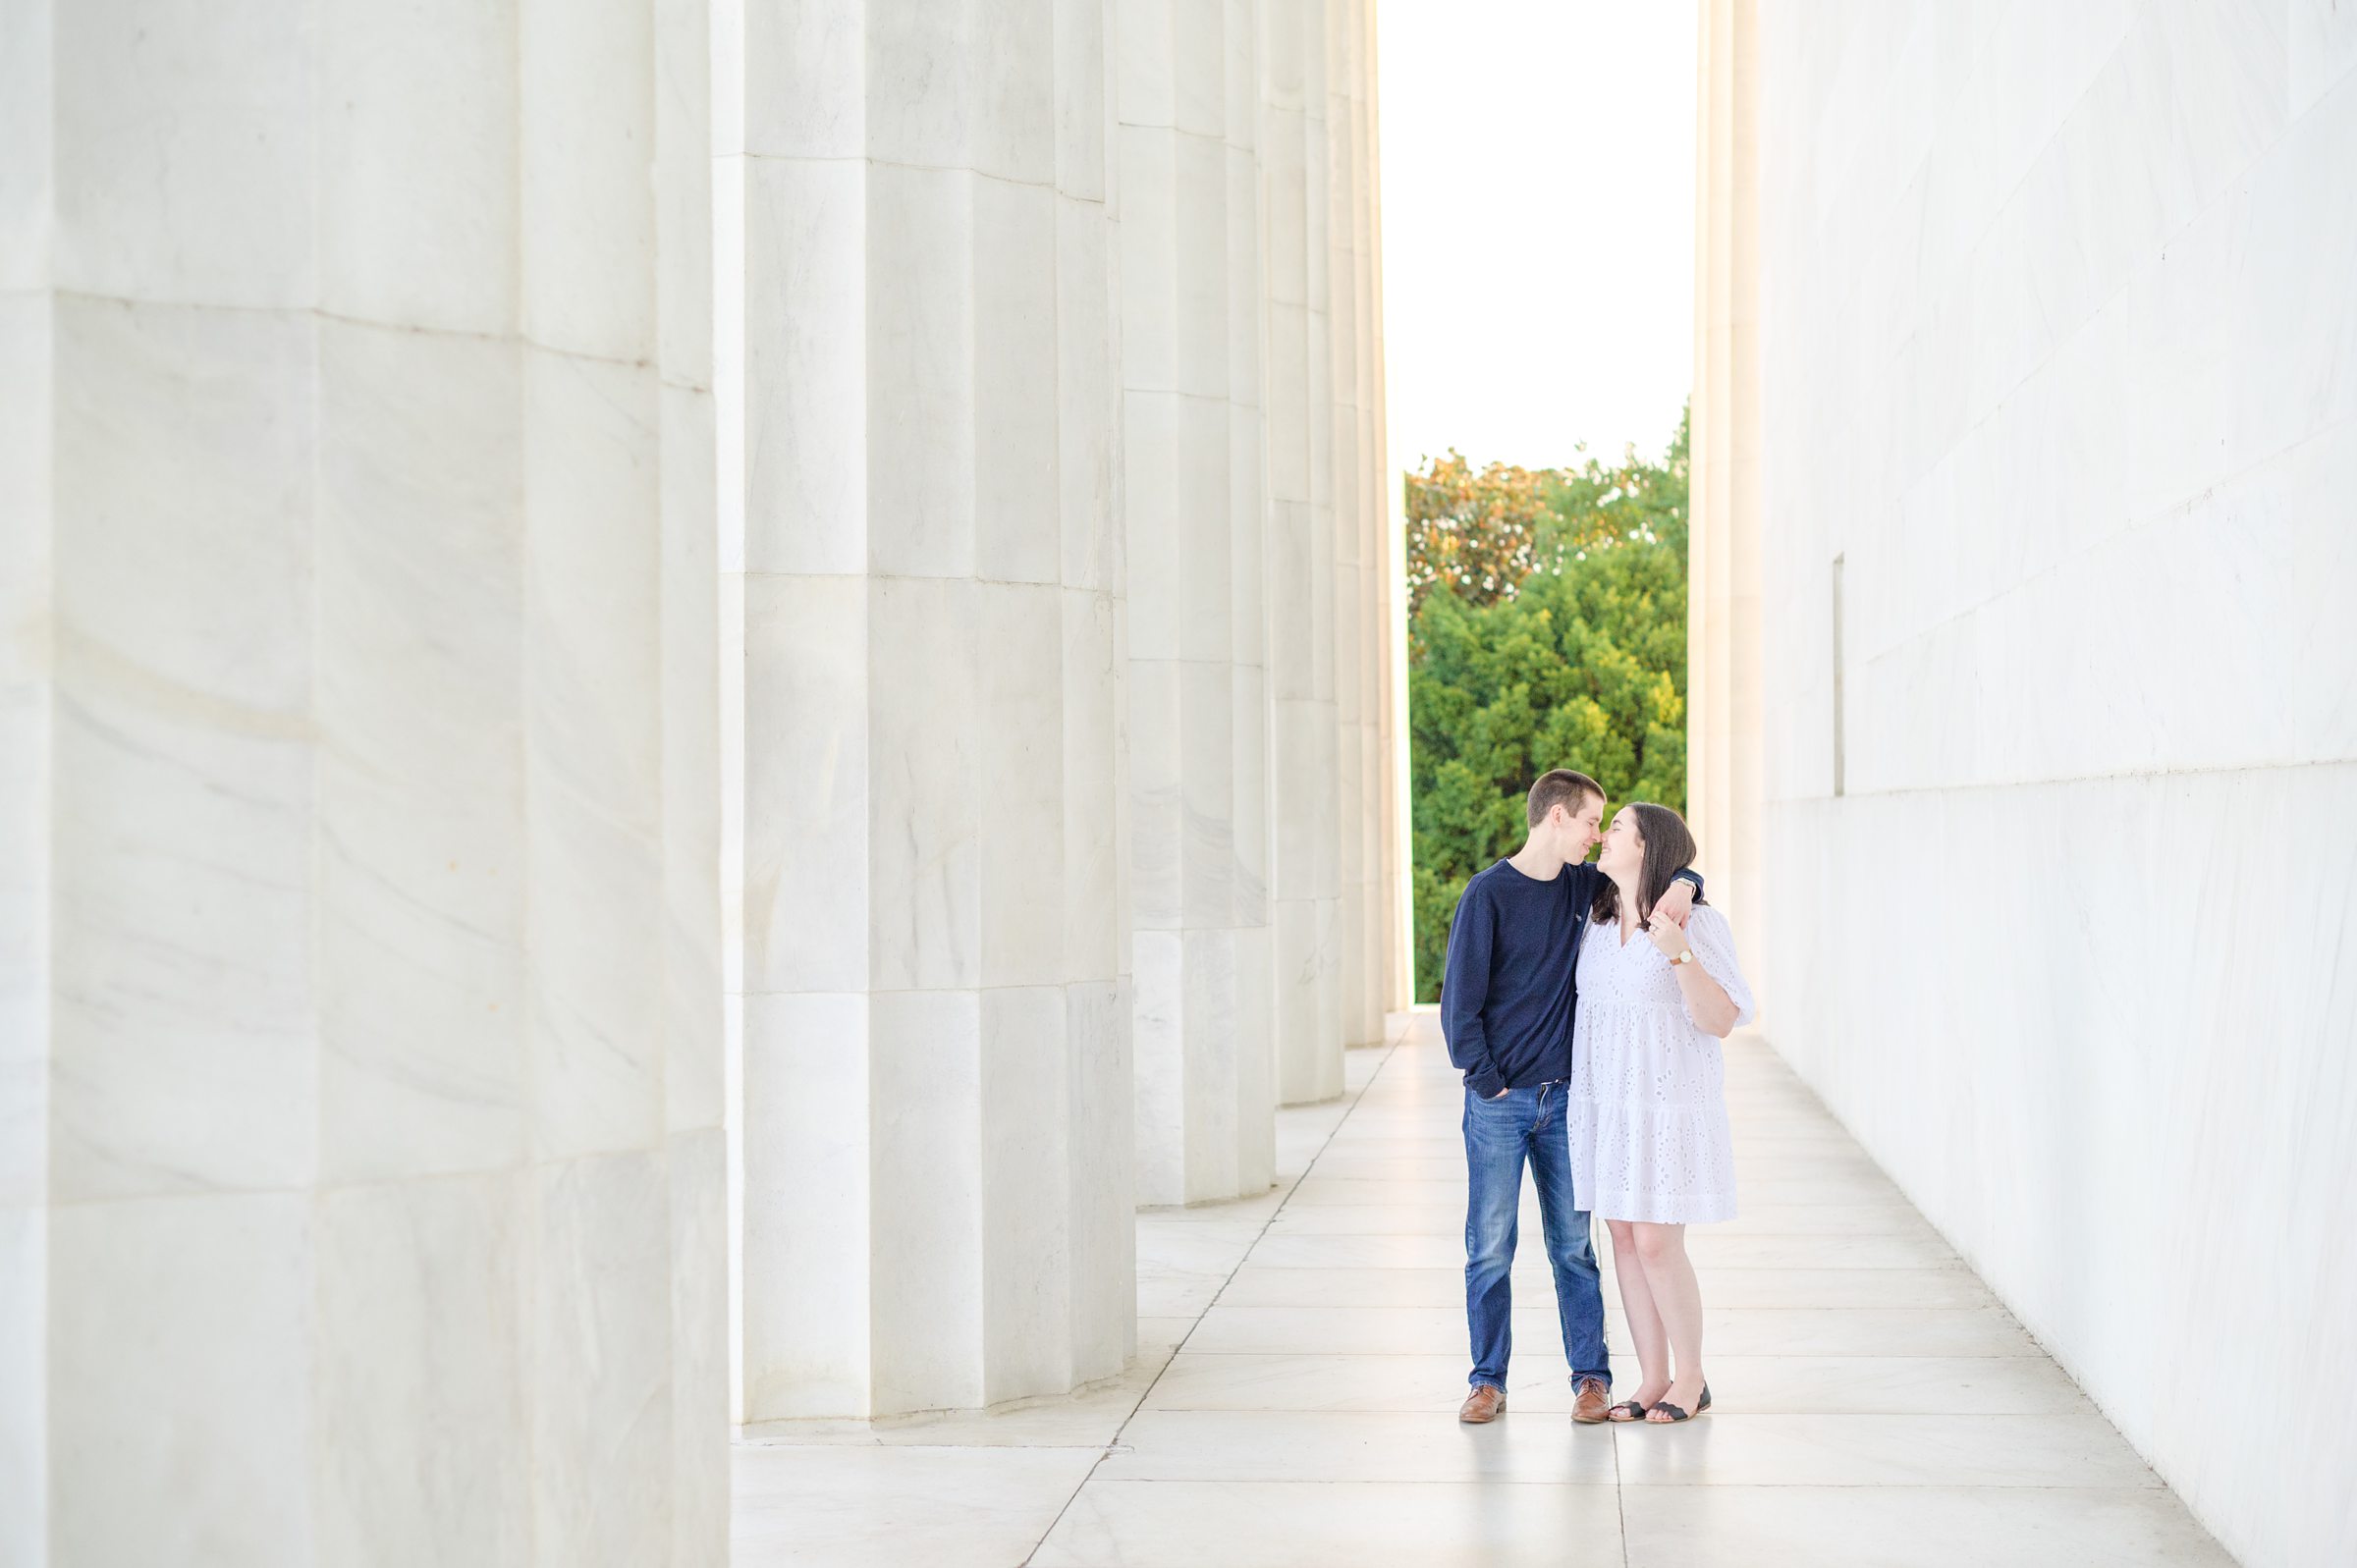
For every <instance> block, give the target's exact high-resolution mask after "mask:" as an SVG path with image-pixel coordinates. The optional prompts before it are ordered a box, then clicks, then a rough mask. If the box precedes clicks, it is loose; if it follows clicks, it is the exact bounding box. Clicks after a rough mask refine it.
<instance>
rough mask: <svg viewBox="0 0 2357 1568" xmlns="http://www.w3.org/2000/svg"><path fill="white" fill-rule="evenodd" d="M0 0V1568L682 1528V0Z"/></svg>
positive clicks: (713, 1229) (378, 1553)
mask: <svg viewBox="0 0 2357 1568" xmlns="http://www.w3.org/2000/svg"><path fill="white" fill-rule="evenodd" d="M0 35H4V36H5V37H6V39H7V43H6V45H5V46H0V58H5V60H6V61H7V67H6V69H7V72H8V81H7V82H6V84H5V89H4V90H0V96H5V97H6V99H7V102H8V108H7V110H6V114H7V116H8V120H9V124H8V128H7V129H8V132H9V134H8V135H6V136H5V137H0V192H5V195H4V196H0V236H4V239H0V288H4V289H5V290H6V291H7V292H6V294H5V295H4V296H0V368H4V369H5V372H6V380H7V382H8V384H9V385H10V387H11V388H12V389H14V395H12V396H11V397H10V398H9V399H7V400H5V411H4V412H0V584H4V586H0V753H4V754H5V757H6V762H5V763H4V764H0V953H5V957H4V958H0V965H5V967H0V1040H5V1042H6V1044H5V1046H0V1148H4V1149H5V1151H6V1157H5V1160H4V1161H0V1249H4V1250H5V1258H6V1263H5V1266H4V1274H0V1277H5V1279H6V1281H7V1283H6V1285H5V1286H4V1287H0V1559H5V1560H7V1561H9V1562H19V1561H22V1562H28V1563H29V1562H39V1561H57V1562H68V1561H72V1562H84V1561H87V1562H166V1561H170V1562H187V1563H215V1562H218V1563H232V1562H234V1563H239V1564H255V1565H258V1564H274V1563H289V1564H293V1563H325V1562H335V1563H358V1562H392V1561H399V1562H427V1561H436V1562H443V1561H448V1562H457V1561H502V1562H551V1563H553V1562H560V1561H561V1562H565V1563H568V1564H585V1563H617V1564H619V1563H630V1564H632V1565H643V1564H649V1563H679V1564H686V1563H712V1562H716V1561H720V1560H723V1559H724V1558H725V1550H726V1548H725V1541H724V1537H723V1531H724V1510H725V1488H724V1487H723V1486H721V1485H718V1484H716V1483H717V1479H718V1478H719V1477H721V1476H722V1475H723V1474H724V1465H723V1454H722V1447H721V1441H720V1435H721V1433H722V1432H723V1431H724V1429H725V1409H726V1403H725V1401H726V1390H727V1381H726V1379H727V1367H726V1337H725V1322H726V1316H725V1315H726V1294H725V1293H726V1269H725V1247H724V1245H723V1243H724V1242H725V1234H726V1232H725V1223H724V1220H723V1214H724V1204H725V1179H724V1170H723V1162H722V1159H721V1153H722V1146H721V1143H720V1136H721V1135H720V1129H719V1123H720V1115H721V1103H720V1094H719V1084H720V1065H721V1056H720V1045H721V1041H720V1031H719V1007H718V1002H719V992H718V952H719V932H718V927H719V899H718V888H717V874H716V873H717V850H716V845H715V842H714V840H713V838H712V836H711V834H710V832H709V831H708V827H707V824H708V823H709V820H710V817H711V810H710V806H711V802H712V800H713V799H714V798H715V797H716V795H717V791H718V775H717V769H718V756H717V739H716V734H715V729H716V722H717V691H718V634H717V594H716V592H715V589H716V575H715V567H714V563H713V559H712V547H711V541H712V538H713V527H712V511H713V502H712V465H713V456H712V442H713V425H712V418H711V412H710V385H711V368H710V363H709V347H708V346H709V341H710V337H711V326H710V303H709V290H708V286H707V285H706V284H705V283H704V282H703V281H702V280H704V279H706V278H708V276H709V274H710V270H711V264H710V258H711V243H710V238H709V227H710V226H709V203H708V197H707V196H706V195H705V194H704V192H705V191H706V189H708V181H709V176H708V169H709V142H710V136H709V132H708V130H707V129H706V125H707V117H708V101H707V100H708V90H709V89H708V81H707V77H708V67H707V64H706V61H707V58H708V49H709V43H708V30H707V26H706V20H705V15H704V10H703V7H702V5H701V4H700V3H696V0H660V3H648V0H621V3H618V4H615V5H609V6H604V7H601V8H599V9H597V10H595V11H594V12H577V11H575V10H570V9H567V8H563V7H551V6H548V5H545V4H542V3H539V0H521V3H518V4H505V5H493V6H489V7H479V6H466V5H453V4H444V3H439V0H437V3H434V4H429V5H428V6H426V7H425V8H424V9H423V10H422V11H412V12H411V13H407V14H405V15H404V16H403V17H402V18H400V19H399V21H398V22H397V23H396V22H392V21H388V20H387V19H385V18H383V17H380V16H377V15H375V14H373V13H368V12H366V11H365V9H364V8H358V7H352V6H328V7H325V8H318V9H316V12H315V14H314V13H313V12H312V11H305V12H304V13H303V15H302V16H301V17H300V18H296V17H291V16H289V15H285V14H282V13H281V12H280V11H277V10H273V9H272V8H269V7H256V6H231V7H226V8H220V9H216V10H206V11H202V12H196V11H189V12H183V13H175V14H170V15H166V14H163V13H158V12H153V11H152V9H151V8H145V7H140V6H137V5H132V4H122V3H116V0H100V3H97V4H91V5H72V6H65V5H50V4H46V3H37V0H27V3H21V4H14V5H11V6H9V7H8V8H7V9H6V12H5V16H4V17H0ZM19 131H24V132H26V133H27V135H22V136H20V135H17V133H18V132H19ZM650 160H651V161H652V162H653V163H655V164H657V165H659V166H660V167H662V168H663V169H664V170H665V171H666V174H665V176H664V177H663V181H662V184H663V187H664V195H663V199H662V200H660V201H658V200H657V199H656V197H655V182H652V181H650V180H649V178H648V169H649V163H650ZM699 711H700V712H701V714H702V715H703V716H704V717H703V718H702V719H701V720H700V721H699V719H698V718H697V717H696V715H697V714H698V713H699ZM24 954H30V955H32V956H33V957H34V962H33V963H32V964H30V965H24V966H22V967H20V965H21V964H22V959H21V955H24Z"/></svg>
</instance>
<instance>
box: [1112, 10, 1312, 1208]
mask: <svg viewBox="0 0 2357 1568" xmlns="http://www.w3.org/2000/svg"><path fill="white" fill-rule="evenodd" d="M1116 31H1117V35H1118V38H1119V50H1120V70H1119V73H1118V76H1117V79H1116V101H1117V103H1118V105H1119V111H1120V127H1119V133H1118V134H1119V138H1120V140H1119V149H1118V150H1119V156H1120V164H1121V166H1120V178H1119V185H1118V189H1119V192H1120V202H1119V214H1118V216H1119V229H1120V235H1121V268H1122V292H1121V298H1122V311H1121V323H1122V338H1121V343H1122V387H1123V390H1122V408H1123V432H1122V434H1123V440H1122V477H1123V485H1122V492H1123V497H1124V503H1125V505H1124V530H1125V534H1126V538H1127V547H1128V595H1127V600H1128V610H1129V668H1128V693H1129V714H1128V736H1129V779H1130V790H1131V805H1130V820H1129V828H1130V845H1129V849H1130V925H1131V938H1130V941H1131V953H1132V959H1131V962H1132V973H1133V975H1134V977H1135V978H1134V983H1135V986H1136V1010H1135V1016H1136V1022H1135V1041H1136V1063H1137V1066H1136V1089H1137V1099H1136V1117H1137V1196H1138V1199H1139V1201H1140V1202H1142V1203H1149V1204H1183V1203H1198V1202H1205V1201H1209V1200H1215V1199H1221V1198H1235V1197H1240V1196H1243V1195H1245V1194H1247V1193H1255V1192H1263V1191H1266V1190H1267V1188H1268V1186H1269V1183H1270V1181H1271V1180H1272V1179H1273V1177H1274V1173H1275V1167H1276V1119H1275V1114H1274V1111H1275V1105H1276V1101H1275V1093H1276V1058H1275V1055H1274V1053H1273V1051H1272V1049H1271V1030H1272V1023H1273V1019H1272V997H1271V990H1270V981H1271V975H1270V963H1271V946H1270V927H1269V895H1268V858H1269V822H1268V811H1269V781H1268V760H1267V754H1268V744H1269V719H1270V709H1269V700H1268V681H1267V668H1266V659H1267V646H1268V626H1267V615H1268V606H1267V602H1266V598H1265V595H1264V569H1263V567H1262V560H1263V550H1264V539H1263V506H1262V493H1261V472H1262V468H1261V416H1260V396H1261V387H1260V381H1261V341H1260V340H1261V330H1262V311H1261V290H1262V284H1261V253H1260V223H1259V207H1260V192H1259V172H1260V171H1259V162H1258V158H1257V156H1256V142H1257V138H1258V135H1259V103H1260V92H1259V46H1260V38H1259V28H1258V19H1257V8H1256V7H1255V5H1254V4H1253V3H1252V0H1180V3H1176V4H1174V3H1172V0H1123V3H1122V4H1121V5H1120V6H1119V7H1118V8H1117V16H1116Z"/></svg>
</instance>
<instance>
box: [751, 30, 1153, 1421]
mask: <svg viewBox="0 0 2357 1568" xmlns="http://www.w3.org/2000/svg"><path fill="white" fill-rule="evenodd" d="M741 28H742V39H741V48H740V53H739V57H740V59H741V68H742V75H741V80H740V81H732V82H730V83H728V84H726V85H725V86H724V87H723V88H722V91H723V92H724V94H725V95H726V97H725V98H724V101H738V100H740V102H741V110H740V117H741V147H742V155H741V158H740V160H738V161H739V163H740V178H734V179H731V180H729V181H727V182H724V185H723V188H722V189H724V190H726V189H737V190H740V191H741V207H740V210H739V211H737V212H734V213H731V212H728V211H724V212H723V213H722V215H721V217H720V219H719V228H720V230H721V232H722V233H724V234H740V235H741V240H740V242H732V243H741V247H742V251H741V256H740V258H739V260H738V261H737V262H736V263H734V264H733V266H734V267H736V268H740V271H741V277H742V285H741V287H742V299H741V320H742V328H741V331H742V340H741V345H740V350H741V355H742V381H741V386H742V421H743V439H742V454H743V456H742V461H741V471H740V472H739V473H732V474H731V475H730V476H729V477H728V480H727V482H728V483H730V484H735V485H740V486H741V495H742V509H743V542H742V557H741V561H740V562H733V563H732V565H733V566H738V567H740V570H739V571H738V572H737V573H736V574H737V575H738V576H739V578H740V583H739V593H740V603H741V607H742V608H741V617H742V624H741V636H742V645H743V650H744V651H743V670H742V681H743V684H742V690H741V709H740V713H739V714H738V716H737V717H736V719H735V720H734V721H733V722H735V723H738V724H740V726H741V733H742V770H743V774H742V781H741V799H742V812H743V820H742V850H741V857H742V858H741V873H740V874H741V877H742V894H741V896H742V911H741V922H742V926H741V931H742V936H741V941H742V949H743V950H742V955H741V963H742V980H741V985H742V994H741V998H740V1006H741V1020H742V1021H741V1027H742V1041H741V1053H742V1056H741V1084H742V1090H741V1093H742V1111H741V1113H742V1117H743V1142H744V1153H743V1219H742V1226H743V1229H742V1237H741V1246H742V1281H743V1282H742V1289H743V1301H742V1315H743V1329H742V1332H743V1343H742V1346H741V1357H742V1370H741V1383H742V1386H741V1390H740V1397H741V1401H742V1411H743V1415H744V1417H745V1419H747V1420H749V1421H760V1420H764V1419H770V1418H777V1417H788V1416H817V1415H826V1416H875V1415H883V1414H888V1413H892V1412H898V1411H908V1410H918V1409H930V1408H941V1407H962V1406H977V1405H987V1404H992V1403H995V1402H998V1401H1001V1400H1005V1399H1011V1398H1016V1397H1020V1396H1024V1395H1032V1394H1042V1393H1051V1392H1058V1391H1062V1390H1064V1389H1068V1388H1070V1387H1072V1386H1073V1385H1074V1384H1076V1383H1079V1382H1083V1381H1086V1380H1088V1379H1095V1378H1101V1377H1105V1376H1107V1375H1109V1374H1111V1373H1114V1372H1116V1371H1118V1370H1119V1369H1120V1368H1121V1366H1122V1365H1123V1363H1124V1360H1125V1359H1126V1358H1127V1356H1128V1354H1129V1351H1130V1348H1131V1345H1132V1343H1133V1336H1134V1316H1133V1313H1134V1272H1135V1271H1134V1255H1133V1248H1134V1242H1133V1236H1132V1225H1131V1221H1130V1210H1131V1208H1132V1204H1133V1191H1134V1179H1133V1174H1132V1172H1133V1161H1134V1155H1133V1150H1132V1137H1131V1131H1130V1105H1131V1076H1130V1073H1131V1068H1130V1055H1129V1040H1130V996H1129V980H1128V973H1127V968H1128V934H1127V931H1126V929H1125V909H1126V901H1125V897H1124V889H1123V887H1122V863H1123V855H1122V854H1121V852H1120V850H1121V845H1122V843H1123V838H1124V832H1125V826H1124V817H1125V815H1126V810H1127V806H1126V798H1125V797H1126V781H1125V779H1124V777H1123V776H1122V771H1121V767H1120V761H1121V757H1122V744H1121V730H1122V727H1123V724H1124V714H1125V693H1124V690H1123V672H1124V663H1125V659H1126V651H1125V643H1126V632H1125V627H1124V608H1123V602H1122V592H1121V590H1122V585H1123V571H1122V550H1121V547H1122V538H1121V533H1120V529H1119V518H1118V514H1117V513H1116V511H1115V508H1114V495H1115V489H1114V477H1115V466H1114V465H1115V452H1116V447H1117V410H1118V409H1119V406H1120V391H1121V383H1120V379H1119V366H1118V363H1117V360H1116V358H1115V355H1114V343H1115V336H1116V325H1117V315H1116V304H1115V298H1116V297H1115V291H1114V288H1113V278H1114V275H1115V271H1116V267H1115V260H1116V258H1115V254H1114V244H1113V236H1112V232H1111V222H1110V216H1109V207H1108V196H1109V190H1108V182H1107V174H1108V157H1107V153H1108V103H1107V93H1106V84H1107V83H1106V79H1107V54H1108V48H1109V33H1108V30H1107V27H1106V18H1105V15H1104V4H1103V0H1079V3H1075V0H977V3H975V4H973V5H970V6H966V7H962V8H948V7H938V8H937V7H917V6H902V7H886V6H875V5H870V4H863V3H860V0H821V3H814V4H808V5H804V6H800V7H796V8H788V9H780V8H772V7H748V8H746V9H745V11H744V14H743V16H742V18H741ZM730 134H731V133H729V132H728V131H726V130H724V135H730ZM737 308H738V307H737V306H736V305H735V304H732V303H724V305H723V315H724V319H726V318H728V317H729V316H731V315H732V314H733V313H734V312H735V311H736V310H737Z"/></svg>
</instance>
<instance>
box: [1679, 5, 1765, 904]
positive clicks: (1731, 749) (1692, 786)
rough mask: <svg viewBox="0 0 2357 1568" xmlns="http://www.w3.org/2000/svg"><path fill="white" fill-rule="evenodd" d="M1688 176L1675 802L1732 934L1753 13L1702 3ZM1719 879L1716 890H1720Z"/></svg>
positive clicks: (1753, 374) (1746, 601) (1749, 472)
mask: <svg viewBox="0 0 2357 1568" xmlns="http://www.w3.org/2000/svg"><path fill="white" fill-rule="evenodd" d="M1701 4H1702V14H1701V24H1700V40H1699V42H1700V48H1699V51H1698V54H1699V64H1698V71H1699V77H1700V81H1699V91H1698V93H1697V101H1698V108H1697V114H1698V124H1697V128H1696V137H1695V143H1696V159H1697V167H1696V171H1695V182H1694V201H1695V212H1694V238H1695V255H1694V405H1693V433H1692V441H1691V444H1690V446H1691V453H1692V457H1691V466H1690V484H1691V488H1692V506H1691V530H1692V531H1691V535H1690V539H1689V543H1688V547H1687V548H1688V562H1687V571H1686V576H1687V590H1686V599H1687V622H1688V634H1687V640H1688V643H1689V645H1690V651H1689V654H1688V661H1689V668H1688V674H1687V681H1686V744H1687V752H1686V803H1687V812H1688V814H1689V816H1691V817H1692V819H1693V824H1694V833H1695V837H1696V838H1697V839H1698V840H1699V841H1700V842H1702V843H1705V844H1708V845H1710V846H1712V847H1711V854H1712V857H1713V860H1714V862H1715V863H1716V864H1719V865H1724V866H1725V867H1726V868H1727V870H1726V873H1725V875H1724V877H1723V878H1721V879H1719V880H1716V881H1714V883H1713V888H1714V890H1716V891H1715V894H1714V895H1715V896H1716V897H1717V898H1718V899H1719V901H1721V902H1723V903H1725V904H1727V906H1728V909H1729V913H1730V917H1731V918H1732V919H1733V921H1734V922H1735V927H1736V929H1737V930H1740V931H1756V930H1758V929H1760V928H1759V923H1758V919H1757V916H1758V912H1759V902H1758V900H1759V881H1760V878H1759V870H1760V853H1761V837H1762V834H1761V819H1760V811H1761V802H1762V799H1763V793H1764V791H1763V788H1762V772H1761V770H1762V764H1763V741H1762V736H1761V729H1760V721H1761V687H1760V669H1761V659H1760V514H1761V503H1760V391H1759V388H1760V358H1759V324H1758V314H1759V233H1760V223H1759V181H1758V149H1757V138H1758V123H1759V92H1760V89H1759V84H1758V69H1759V65H1758V60H1759V27H1760V25H1759V19H1758V15H1757V6H1756V4H1755V0H1701ZM1722 883H1723V884H1724V886H1722Z"/></svg>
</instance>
